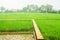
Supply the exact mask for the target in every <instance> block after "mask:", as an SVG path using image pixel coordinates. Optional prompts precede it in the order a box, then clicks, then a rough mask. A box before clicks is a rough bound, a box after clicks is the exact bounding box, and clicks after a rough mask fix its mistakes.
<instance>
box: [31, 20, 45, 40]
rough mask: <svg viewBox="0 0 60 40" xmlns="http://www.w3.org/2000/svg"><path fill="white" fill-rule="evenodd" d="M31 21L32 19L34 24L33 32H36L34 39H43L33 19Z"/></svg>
mask: <svg viewBox="0 0 60 40" xmlns="http://www.w3.org/2000/svg"><path fill="white" fill-rule="evenodd" d="M32 21H33V25H34V29H35V33H36V39H37V40H44V38H43V36H42V34H41V32H40V30H39V28H38V27H37V24H36V22H35V20H34V19H33V20H32Z"/></svg>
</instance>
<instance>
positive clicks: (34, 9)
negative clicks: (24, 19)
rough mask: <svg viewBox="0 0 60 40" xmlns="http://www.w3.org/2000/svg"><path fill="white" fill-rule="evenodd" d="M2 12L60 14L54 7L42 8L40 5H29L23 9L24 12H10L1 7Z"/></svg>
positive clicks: (44, 6)
mask: <svg viewBox="0 0 60 40" xmlns="http://www.w3.org/2000/svg"><path fill="white" fill-rule="evenodd" d="M0 12H41V13H60V10H54V9H53V6H52V5H49V4H47V5H41V6H40V7H39V6H38V5H34V4H32V5H27V6H26V7H24V8H22V10H20V9H17V10H16V11H14V10H8V9H5V8H4V7H3V6H2V7H0Z"/></svg>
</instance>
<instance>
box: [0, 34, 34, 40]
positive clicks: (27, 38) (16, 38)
mask: <svg viewBox="0 0 60 40" xmlns="http://www.w3.org/2000/svg"><path fill="white" fill-rule="evenodd" d="M0 40H34V37H33V34H19V35H0Z"/></svg>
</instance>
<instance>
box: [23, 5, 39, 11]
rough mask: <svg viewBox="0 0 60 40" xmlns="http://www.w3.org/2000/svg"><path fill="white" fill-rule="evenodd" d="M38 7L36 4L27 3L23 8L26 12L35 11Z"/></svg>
mask: <svg viewBox="0 0 60 40" xmlns="http://www.w3.org/2000/svg"><path fill="white" fill-rule="evenodd" d="M37 9H38V6H37V5H27V7H24V8H23V10H24V11H27V12H36V11H37Z"/></svg>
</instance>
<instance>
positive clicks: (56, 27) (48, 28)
mask: <svg viewBox="0 0 60 40" xmlns="http://www.w3.org/2000/svg"><path fill="white" fill-rule="evenodd" d="M5 19H17V20H5ZM18 19H35V21H36V23H37V25H38V27H39V29H40V31H41V33H42V35H43V36H44V38H45V40H60V14H53V13H26V12H21V13H19V12H16V13H0V31H11V30H12V29H13V31H33V29H34V28H33V24H32V21H31V20H18Z"/></svg>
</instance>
